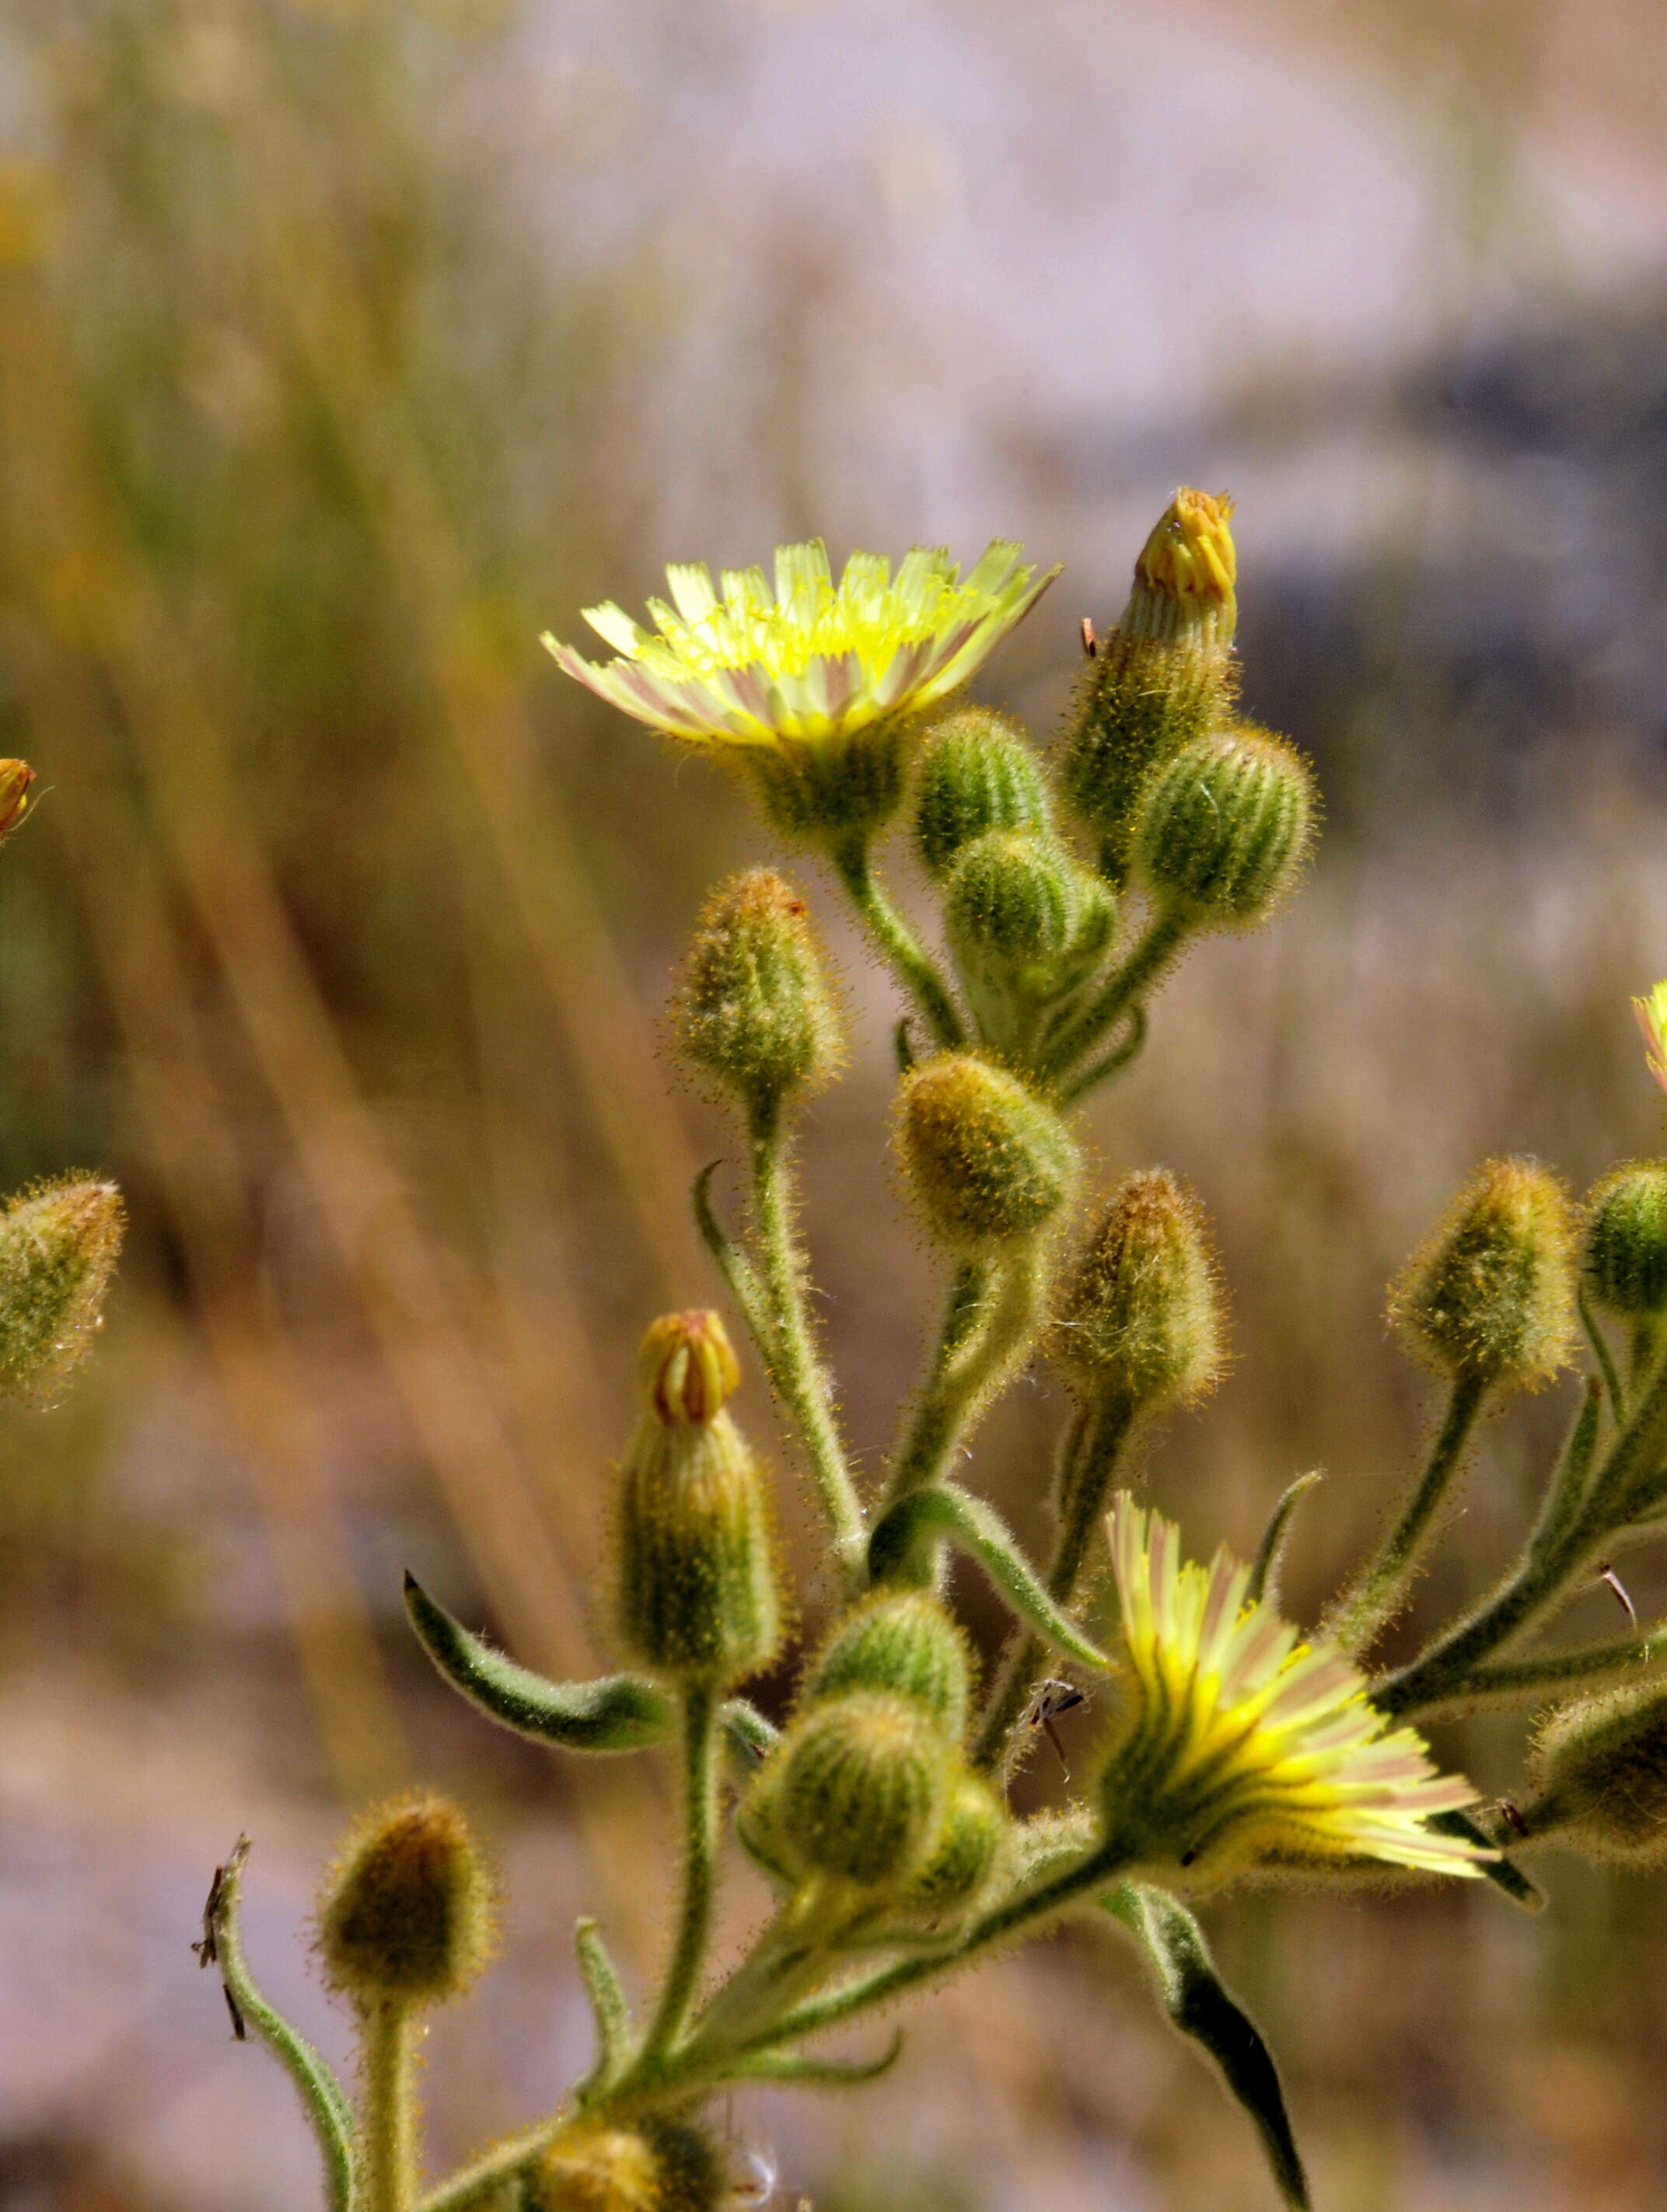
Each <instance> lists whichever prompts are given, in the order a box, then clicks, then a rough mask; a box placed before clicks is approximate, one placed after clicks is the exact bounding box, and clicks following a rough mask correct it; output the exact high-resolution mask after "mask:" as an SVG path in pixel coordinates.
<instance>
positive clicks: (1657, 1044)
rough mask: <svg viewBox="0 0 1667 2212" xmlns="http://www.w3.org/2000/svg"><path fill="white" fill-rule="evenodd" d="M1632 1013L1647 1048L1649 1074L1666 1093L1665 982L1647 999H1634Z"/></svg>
mask: <svg viewBox="0 0 1667 2212" xmlns="http://www.w3.org/2000/svg"><path fill="white" fill-rule="evenodd" d="M1633 1012H1634V1013H1635V1014H1636V1015H1637V1016H1638V1026H1639V1027H1640V1029H1641V1030H1643V1032H1644V1042H1645V1044H1646V1046H1647V1047H1648V1048H1649V1050H1648V1057H1649V1063H1650V1073H1651V1074H1652V1075H1653V1076H1654V1078H1655V1079H1656V1081H1657V1082H1658V1084H1659V1085H1661V1087H1662V1089H1663V1090H1664V1091H1667V982H1660V983H1658V984H1657V985H1656V987H1655V988H1654V990H1653V991H1652V992H1651V994H1650V995H1649V997H1648V998H1647V999H1634V1000H1633Z"/></svg>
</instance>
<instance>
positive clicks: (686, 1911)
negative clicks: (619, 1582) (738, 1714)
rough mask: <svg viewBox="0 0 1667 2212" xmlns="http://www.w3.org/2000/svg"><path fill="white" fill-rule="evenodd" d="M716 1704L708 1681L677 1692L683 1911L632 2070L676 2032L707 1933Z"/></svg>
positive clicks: (689, 2001) (714, 1839)
mask: <svg viewBox="0 0 1667 2212" xmlns="http://www.w3.org/2000/svg"><path fill="white" fill-rule="evenodd" d="M718 1705H719V1695H718V1692H717V1691H716V1689H715V1687H714V1686H713V1685H712V1684H711V1683H709V1682H691V1683H690V1684H689V1685H688V1686H686V1687H685V1689H684V1693H683V1790H684V1844H683V1909H682V1911H681V1913H680V1915H679V1916H678V1933H677V1942H676V1943H675V1945H674V1946H673V1948H672V1958H671V1963H670V1964H669V1966H667V1967H666V1982H665V1986H664V1987H663V1988H662V1989H661V1990H660V2002H659V2004H658V2006H657V2007H656V2008H655V2010H654V2020H653V2021H652V2023H651V2025H650V2027H649V2029H648V2035H647V2037H646V2038H645V2039H644V2042H643V2045H642V2055H641V2057H640V2058H639V2060H638V2062H637V2064H638V2068H640V2069H647V2070H648V2071H649V2072H652V2071H653V2070H654V2066H655V2063H656V2062H657V2061H658V2060H659V2059H660V2057H662V2056H663V2055H664V2053H666V2051H669V2050H670V2049H671V2048H672V2045H673V2044H674V2043H675V2042H676V2040H677V2039H678V2036H679V2035H680V2034H681V2033H682V2032H683V2028H684V2023H685V2022H686V2021H687V2020H688V2017H689V2014H690V2010H691V2007H692V2005H693V2003H694V2000H695V1992H696V1990H697V1986H698V1984H699V1981H700V1974H701V1968H702V1966H703V1964H704V1962H705V1959H706V1947H707V1943H708V1942H709V1939H710V1936H711V1933H712V1903H713V1899H714V1896H715V1893H716V1888H717V1863H718V1727H717V1719H718Z"/></svg>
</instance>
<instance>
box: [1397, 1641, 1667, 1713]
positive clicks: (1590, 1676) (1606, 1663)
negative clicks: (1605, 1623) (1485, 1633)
mask: <svg viewBox="0 0 1667 2212" xmlns="http://www.w3.org/2000/svg"><path fill="white" fill-rule="evenodd" d="M1664 1659H1667V1621H1658V1622H1657V1623H1656V1625H1655V1626H1654V1628H1653V1629H1652V1631H1651V1632H1650V1633H1649V1634H1648V1635H1647V1636H1622V1637H1618V1638H1615V1640H1614V1641H1613V1642H1611V1643H1608V1644H1587V1645H1586V1646H1585V1649H1584V1650H1575V1651H1547V1652H1542V1653H1539V1654H1536V1656H1534V1657H1532V1658H1529V1659H1506V1660H1496V1661H1495V1662H1494V1664H1493V1665H1492V1666H1486V1667H1477V1668H1475V1669H1473V1671H1472V1672H1471V1673H1470V1674H1462V1675H1460V1676H1458V1677H1457V1679H1456V1680H1453V1681H1451V1682H1450V1683H1449V1685H1448V1686H1447V1688H1446V1690H1445V1692H1444V1694H1443V1695H1442V1696H1441V1697H1439V1698H1427V1699H1424V1700H1423V1702H1422V1703H1421V1705H1420V1706H1419V1708H1418V1710H1419V1711H1420V1712H1428V1711H1429V1710H1430V1708H1431V1706H1432V1705H1463V1706H1465V1707H1467V1708H1468V1707H1470V1706H1474V1705H1520V1704H1524V1703H1527V1702H1528V1701H1530V1700H1531V1699H1541V1698H1548V1697H1552V1696H1554V1695H1555V1694H1557V1693H1558V1692H1561V1691H1563V1690H1575V1689H1579V1690H1589V1689H1591V1688H1593V1687H1595V1686H1597V1685H1598V1684H1601V1683H1604V1682H1609V1681H1615V1680H1620V1679H1621V1677H1623V1676H1625V1675H1627V1674H1634V1673H1635V1672H1636V1671H1637V1670H1638V1669H1639V1668H1641V1667H1648V1666H1651V1665H1654V1664H1658V1663H1659V1662H1661V1661H1663V1660H1664Z"/></svg>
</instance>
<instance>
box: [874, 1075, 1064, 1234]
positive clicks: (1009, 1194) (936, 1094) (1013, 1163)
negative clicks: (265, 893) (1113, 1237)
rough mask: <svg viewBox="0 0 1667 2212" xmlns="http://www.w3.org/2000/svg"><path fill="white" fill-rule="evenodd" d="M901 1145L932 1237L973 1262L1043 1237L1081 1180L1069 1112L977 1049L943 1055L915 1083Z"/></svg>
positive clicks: (901, 1124) (906, 1094)
mask: <svg viewBox="0 0 1667 2212" xmlns="http://www.w3.org/2000/svg"><path fill="white" fill-rule="evenodd" d="M898 1142H899V1145H900V1146H901V1149H902V1153H903V1166H904V1169H905V1170H906V1171H907V1174H908V1178H909V1185H910V1191H911V1192H912V1194H913V1196H914V1200H915V1203H916V1207H917V1208H918V1210H919V1212H920V1214H921V1218H922V1221H923V1222H924V1223H925V1225H926V1227H927V1230H928V1232H929V1234H930V1235H931V1236H932V1237H934V1238H935V1239H936V1241H937V1242H938V1243H940V1244H942V1245H943V1246H945V1247H946V1249H948V1250H950V1251H952V1252H956V1253H959V1254H961V1255H964V1257H966V1258H969V1259H983V1258H989V1257H993V1256H994V1255H996V1254H998V1253H999V1252H1001V1250H1002V1249H1004V1248H1006V1247H1008V1246H1012V1245H1014V1244H1019V1243H1025V1241H1026V1240H1027V1239H1028V1238H1031V1237H1035V1236H1037V1234H1039V1232H1040V1231H1042V1230H1043V1229H1044V1228H1045V1227H1046V1226H1047V1225H1048V1223H1049V1221H1050V1220H1051V1219H1052V1218H1053V1217H1054V1215H1055V1214H1056V1213H1057V1212H1058V1211H1059V1209H1060V1207H1061V1206H1063V1205H1064V1203H1065V1201H1066V1200H1067V1199H1068V1197H1069V1196H1070V1194H1071V1192H1072V1189H1073V1188H1074V1184H1075V1182H1076V1173H1077V1156H1076V1149H1075V1147H1074V1145H1073V1144H1072V1142H1071V1139H1070V1138H1069V1136H1068V1134H1067V1133H1066V1129H1065V1126H1064V1124H1063V1122H1062V1121H1061V1120H1060V1118H1059V1116H1058V1115H1056V1113H1055V1112H1054V1111H1053V1109H1051V1108H1050V1107H1049V1106H1046V1105H1044V1104H1043V1102H1042V1101H1041V1100H1040V1099H1039V1098H1037V1097H1035V1096H1033V1094H1032V1093H1031V1091H1027V1090H1026V1089H1025V1085H1023V1084H1022V1083H1020V1082H1019V1080H1018V1079H1017V1078H1016V1077H1015V1076H1012V1075H1009V1074H1007V1073H1006V1072H1005V1070H1003V1069H1001V1068H999V1067H992V1066H990V1065H989V1062H988V1061H987V1060H978V1059H976V1058H975V1057H974V1056H973V1055H972V1054H970V1053H946V1054H940V1056H939V1057H938V1058H937V1059H935V1060H928V1061H927V1062H926V1063H925V1065H924V1066H922V1067H919V1068H916V1070H915V1071H914V1072H913V1073H912V1074H910V1076H909V1077H908V1078H907V1079H905V1081H904V1084H903V1091H902V1096H901V1109H900V1113H899V1119H898Z"/></svg>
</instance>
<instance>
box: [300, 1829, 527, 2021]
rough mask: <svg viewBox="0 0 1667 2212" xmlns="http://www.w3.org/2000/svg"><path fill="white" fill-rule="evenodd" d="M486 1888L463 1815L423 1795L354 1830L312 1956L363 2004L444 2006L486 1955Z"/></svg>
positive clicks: (334, 1873) (325, 1902)
mask: <svg viewBox="0 0 1667 2212" xmlns="http://www.w3.org/2000/svg"><path fill="white" fill-rule="evenodd" d="M494 1936H495V1926H494V1913H493V1896H492V1883H491V1880H490V1876H489V1875H488V1874H487V1872H486V1869H485V1867H484V1864H483V1863H482V1861H481V1858H480V1855H479V1853H478V1851H477V1850H476V1849H475V1845H474V1842H473V1839H472V1837H471V1836H470V1833H469V1830H468V1827H467V1825H466V1824H465V1820H464V1818H463V1815H462V1814H461V1813H460V1812H459V1810H458V1808H457V1807H456V1806H455V1805H453V1803H452V1802H450V1800H449V1799H447V1798H445V1797H436V1796H431V1795H429V1794H428V1793H426V1792H424V1793H421V1794H418V1795H417V1796H408V1797H399V1798H396V1799H395V1800H394V1801H393V1802H392V1803H391V1804H387V1805H383V1806H380V1807H379V1808H377V1809H376V1810H375V1811H374V1812H372V1813H368V1814H366V1815H365V1817H364V1818H363V1819H362V1820H361V1821H360V1822H359V1823H358V1825H357V1826H356V1828H355V1829H354V1830H353V1832H352V1833H351V1834H350V1836H349V1838H348V1839H347V1842H346V1844H344V1847H343V1850H342V1853H341V1856H340V1857H339V1858H338V1860H337V1862H336V1864H335V1865H334V1867H333V1868H332V1869H331V1872H330V1874H329V1875H327V1876H326V1878H325V1887H324V1893H323V1895H322V1896H321V1898H320V1899H319V1917H318V1951H319V1959H320V1960H321V1961H322V1962H323V1966H324V1971H325V1978H326V1979H327V1980H328V1981H329V1982H330V1984H331V1985H332V1988H335V1989H338V1990H341V1991H342V1993H343V1994H344V1996H350V1997H352V1998H353V1999H354V2000H355V2001H356V2002H358V2003H360V2004H367V2005H374V2004H383V2003H393V2004H414V2005H431V2004H440V2003H443V2002H444V2001H445V2000H446V1999H447V1997H453V1996H457V1995H458V1994H459V1991H460V1990H465V1989H466V1988H467V1987H468V1985H469V1984H470V1983H471V1982H472V1981H473V1979H474V1978H475V1977H476V1975H477V1974H478V1972H480V1970H481V1968H482V1967H483V1966H484V1965H485V1963H486V1960H487V1959H488V1958H489V1956H490V1954H491V1950H492V1946H493V1942H494Z"/></svg>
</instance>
